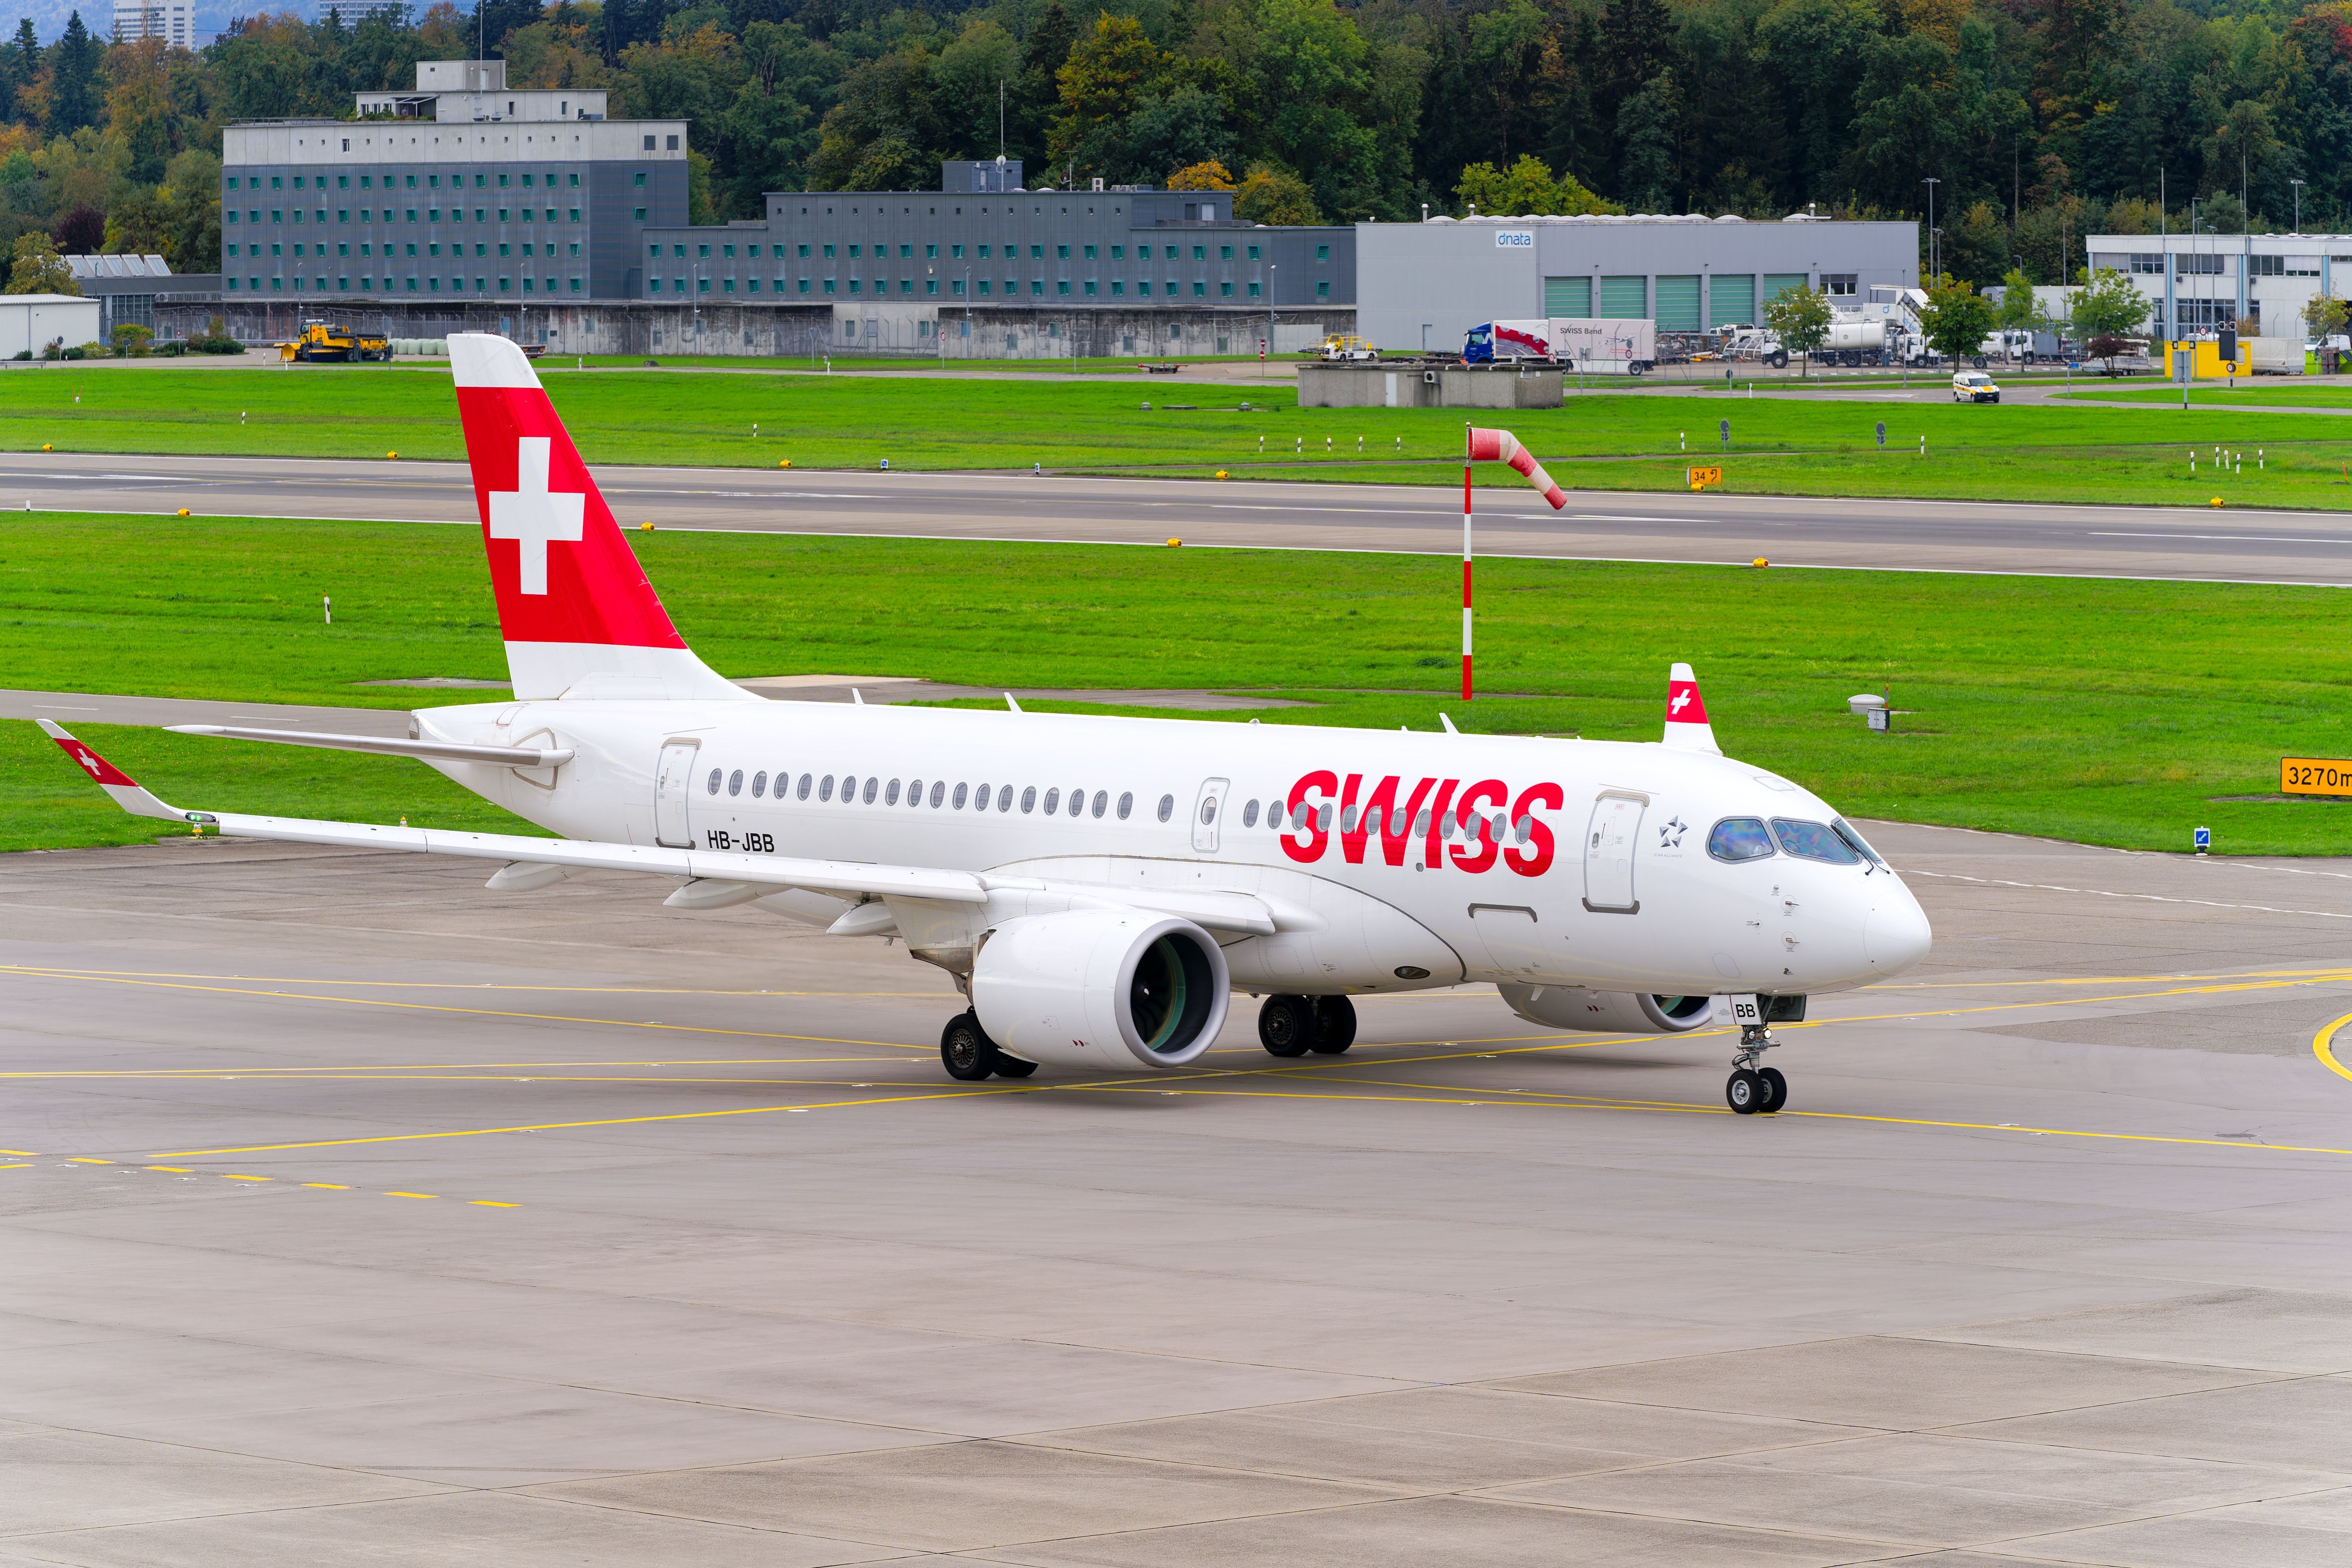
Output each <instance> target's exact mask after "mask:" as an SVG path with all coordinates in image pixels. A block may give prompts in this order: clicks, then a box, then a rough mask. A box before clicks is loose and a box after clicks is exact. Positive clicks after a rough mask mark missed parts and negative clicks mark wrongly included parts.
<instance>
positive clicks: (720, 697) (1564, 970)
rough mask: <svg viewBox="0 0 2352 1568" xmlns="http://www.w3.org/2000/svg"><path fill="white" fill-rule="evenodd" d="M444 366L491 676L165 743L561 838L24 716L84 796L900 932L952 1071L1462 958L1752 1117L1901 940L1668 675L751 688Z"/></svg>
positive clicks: (1769, 779) (1158, 1053)
mask: <svg viewBox="0 0 2352 1568" xmlns="http://www.w3.org/2000/svg"><path fill="white" fill-rule="evenodd" d="M449 350H450V363H451V367H452V369H453V370H454V372H455V374H456V377H457V403H458V408H459V412H460V414H461V416H462V417H463V419H464V423H465V431H466V444H467V453H468V455H469V457H470V458H471V460H472V464H473V475H474V490H475V497H476V500H477V501H478V504H479V507H480V511H481V518H482V531H483V536H484V541H485V544H486V548H487V550H488V556H489V567H490V579H491V583H492V585H493V587H494V588H495V590H496V594H497V598H498V605H499V621H500V625H501V626H502V628H503V630H504V634H505V637H506V648H507V663H508V668H509V670H510V671H511V672H512V675H513V678H514V682H513V697H512V699H511V700H502V701H498V702H489V703H480V704H474V705H468V706H464V707H450V708H431V709H424V710H418V711H417V712H415V714H414V715H413V716H412V718H411V720H410V724H409V735H410V738H409V739H408V740H405V741H395V740H382V739H375V738H372V737H367V736H336V735H317V734H300V733H288V732H282V731H266V730H246V729H234V728H220V727H205V726H174V728H175V729H178V730H179V731H181V732H182V733H194V734H207V735H220V736H227V737H232V738H238V739H245V740H255V741H272V742H285V743H289V744H294V745H309V746H326V747H331V748H339V749H343V750H350V751H361V752H384V753H390V754H393V755H397V756H406V757H415V758H417V759H418V760H420V761H422V762H424V763H426V764H427V765H428V766H430V767H432V768H434V769H436V770H437V771H439V772H440V773H445V774H446V775H447V776H448V777H450V778H451V779H454V780H455V781H457V783H458V784H461V785H463V786H464V787H465V788H467V789H468V790H471V791H473V792H474V793H475V794H477V795H481V796H483V797H485V798H487V799H488V800H492V801H495V802H497V803H498V804H499V805H502V806H504V807H506V808H507V809H508V810H509V811H511V812H513V813H515V814H516V815H517V816H521V817H523V818H525V819H527V820H529V821H530V822H533V823H536V824H538V825H539V826H541V827H544V828H546V829H548V830H549V831H551V832H553V833H556V834H560V835H562V837H557V838H537V837H526V836H521V835H512V834H496V833H448V832H441V831H438V830H436V829H430V828H410V827H386V826H379V825H376V824H372V823H350V822H317V821H303V820H297V819H290V818H284V817H272V816H240V815H237V814H234V813H229V812H210V811H201V810H183V809H181V808H178V807H175V806H172V805H165V804H164V803H163V802H162V801H160V800H158V799H157V798H156V797H155V796H153V795H151V794H149V793H148V792H147V791H145V790H144V789H142V788H141V787H139V785H138V784H135V783H133V782H132V781H131V779H130V778H128V777H127V776H125V775H124V774H123V773H121V771H120V770H118V769H116V768H114V767H113V766H111V765H110V764H109V763H107V762H105V761H104V760H103V759H102V758H100V757H99V756H98V755H97V754H96V753H95V752H91V751H90V750H89V748H88V747H87V746H85V745H83V744H82V743H81V742H79V741H77V740H75V739H74V738H73V737H72V736H71V735H69V734H68V733H67V732H66V731H64V730H62V729H60V728H58V726H57V725H55V724H50V723H47V722H46V721H44V723H43V726H42V727H43V728H44V729H45V730H47V731H48V733H49V734H50V735H51V736H52V737H54V738H55V739H56V740H57V741H58V743H59V744H60V745H62V746H63V747H64V748H65V749H66V751H67V752H68V753H69V754H71V755H72V756H73V757H74V759H75V761H76V762H78V763H79V764H80V765H81V766H82V767H83V768H84V769H85V770H87V771H88V772H89V774H90V776H91V777H92V778H93V779H95V780H96V781H97V782H98V784H100V786H101V787H103V788H104V789H105V790H106V791H107V793H108V794H109V795H111V796H113V798H114V799H115V801H116V802H117V803H118V804H120V805H122V806H124V807H125V808H126V809H128V810H130V811H132V812H135V813H139V814H142V815H144V816H158V817H167V818H171V819H173V820H178V821H185V822H191V823H194V824H197V825H199V830H202V829H203V828H205V827H210V828H215V829H217V830H218V831H219V832H221V833H223V834H226V835H231V836H236V837H248V838H269V839H281V840H290V841H293V842H297V843H307V844H331V845H341V846H348V847H362V846H363V847H372V848H382V849H408V850H416V851H421V852H424V853H427V854H436V855H459V856H471V857H475V858H483V859H490V860H499V861H503V862H506V864H505V865H504V867H503V868H501V869H500V870H499V872H498V873H497V875H495V876H493V877H492V878H491V879H489V883H488V886H489V887H490V888H491V889H493V890H496V891H500V892H511V893H522V892H528V891H530V890H532V889H541V888H547V887H551V886H553V885H554V884H555V883H557V882H559V881H562V879H565V878H567V877H571V876H573V875H575V874H577V873H579V872H581V871H586V870H621V871H640V872H646V873H648V874H650V875H653V876H656V877H666V878H668V879H672V880H673V881H675V882H676V883H677V884H678V885H677V889H676V890H675V891H673V892H672V893H671V894H670V895H669V897H668V898H667V900H665V901H666V902H667V904H669V905H670V906H672V907H675V908H681V909H689V910H709V909H722V908H726V907H728V906H730V905H735V904H746V903H748V904H751V905H754V906H756V907H758V908H760V909H762V910H768V911H770V912H772V913H775V914H779V915H783V916H787V917H790V918H792V919H795V920H799V921H813V922H818V923H822V924H824V926H825V927H826V928H827V930H828V931H831V932H834V933H836V934H840V935H845V936H859V935H888V936H896V937H898V938H900V939H902V940H903V941H904V942H906V944H907V949H908V953H909V954H910V955H911V956H913V957H915V958H918V959H920V960H922V961H923V962H925V963H932V964H937V965H938V966H939V967H940V968H942V969H944V970H946V971H947V972H948V973H950V974H951V975H953V976H954V978H955V981H956V984H957V986H958V987H959V989H961V991H962V993H963V994H964V995H965V997H966V998H967V999H968V1000H969V1002H970V1004H971V1005H970V1008H969V1010H967V1011H966V1012H964V1013H962V1014H961V1015H960V1016H957V1017H956V1018H954V1019H953V1020H951V1021H950V1023H949V1024H948V1026H947V1027H946V1029H945V1031H944V1032H943V1034H942V1037H941V1039H940V1057H941V1059H942V1060H943V1061H944V1063H945V1064H946V1068H947V1070H948V1072H949V1074H950V1076H952V1077H954V1078H957V1079H966V1080H973V1079H985V1078H988V1077H989V1076H990V1075H992V1074H996V1075H1001V1076H1003V1077H1006V1078H1026V1077H1028V1076H1029V1075H1030V1074H1031V1073H1033V1072H1034V1071H1035V1070H1036V1069H1037V1067H1038V1065H1039V1064H1041V1063H1043V1064H1047V1065H1051V1066H1055V1067H1058V1068H1076V1069H1078V1070H1080V1071H1082V1072H1087V1073H1094V1074H1100V1073H1106V1072H1151V1071H1167V1070H1170V1069H1171V1068H1182V1067H1185V1066H1187V1065H1188V1064H1191V1063H1192V1062H1196V1061H1198V1060H1199V1059H1200V1058H1201V1057H1202V1053H1204V1052H1205V1051H1207V1050H1208V1048H1209V1047H1210V1044H1211V1042H1212V1041H1213V1040H1214V1039H1215V1038H1216V1036H1217V1033H1218V1031H1219V1029H1221V1028H1222V1027H1223V1025H1224V1022H1225V1013H1226V1007H1227V1005H1228V1002H1229V1000H1230V996H1231V994H1232V993H1233V992H1234V991H1243V992H1246V993H1248V994H1251V995H1253V996H1262V997H1263V998H1264V999H1265V1000H1264V1003H1263V1005H1262V1006H1261V1007H1260V1009H1259V1012H1258V1037H1259V1040H1260V1041H1261V1042H1262V1043H1263V1044H1264V1046H1265V1048H1266V1049H1267V1050H1268V1051H1270V1052H1272V1053H1273V1054H1274V1055H1276V1056H1277V1057H1297V1056H1302V1055H1305V1054H1306V1053H1307V1052H1310V1051H1316V1052H1323V1053H1327V1054H1336V1053H1339V1052H1341V1051H1345V1050H1346V1049H1347V1048H1348V1047H1349V1044H1350V1043H1351V1042H1352V1041H1353V1039H1354V1037H1355V1028H1356V1024H1355V1008H1354V1006H1353V1005H1352V1004H1351V1003H1350V1001H1349V998H1350V997H1351V996H1358V995H1369V994H1386V993H1392V992H1401V991H1421V990H1429V989H1434V988H1441V987H1445V986H1453V985H1460V984H1465V983H1471V982H1488V983H1491V984H1494V985H1495V986H1496V988H1497V989H1498V990H1499V991H1500V992H1501V994H1502V996H1503V999H1504V1001H1505V1002H1506V1003H1507V1004H1508V1005H1510V1007H1511V1008H1512V1010H1513V1011H1514V1012H1516V1013H1517V1014H1518V1015H1519V1016H1521V1017H1523V1018H1526V1019H1528V1020H1529V1021H1531V1022H1533V1023H1536V1024H1538V1025H1542V1026H1548V1027H1551V1028H1559V1029H1582V1030H1604V1031H1609V1032H1613V1033H1633V1034H1657V1035H1673V1034H1680V1033H1685V1032H1687V1031H1689V1030H1692V1029H1696V1028H1698V1027H1700V1026H1703V1025H1706V1024H1708V1023H1711V1022H1714V1021H1716V1020H1717V1019H1718V1018H1723V1019H1725V1020H1727V1021H1732V1022H1737V1023H1738V1025H1739V1027H1740V1037H1739V1044H1738V1050H1737V1052H1736V1054H1735V1057H1734V1070H1733V1072H1732V1074H1731V1078H1730V1080H1729V1083H1728V1085H1727V1089H1726V1097H1727V1100H1728V1101H1729V1103H1730V1106H1731V1108H1732V1109H1733V1110H1737V1111H1740V1112H1743V1113H1748V1112H1756V1111H1770V1110H1779V1109H1780V1107H1781V1105H1782V1104H1784V1103H1785V1101H1786V1099H1787V1094H1788V1088H1787V1084H1786V1082H1785V1080H1784V1079H1783V1078H1782V1076H1781V1075H1780V1073H1779V1072H1778V1071H1776V1070H1774V1069H1772V1068H1768V1067H1763V1066H1762V1065H1761V1058H1762V1055H1763V1053H1764V1052H1765V1051H1766V1050H1767V1049H1769V1048H1770V1047H1772V1046H1773V1045H1774V1044H1775V1042H1774V1040H1773V1038H1772V1036H1771V1032H1770V1026H1771V1025H1772V1024H1774V1023H1776V1022H1785V1021H1795V1020H1799V1019H1801V1018H1802V1017H1803V1016H1804V1012H1805V999H1806V997H1807V996H1808V995H1810V994H1815V993H1821V992H1829V991H1838V990H1843V989H1846V988H1849V987H1852V986H1857V985H1863V984H1869V983H1871V982H1874V981H1877V980H1881V979H1884V978H1885V977H1886V976H1888V975H1891V974H1895V973H1899V972H1901V971H1902V970H1904V969H1906V968H1908V967H1909V966H1910V965H1912V964H1913V963H1916V962H1918V960H1919V959H1920V958H1921V957H1922V956H1923V955H1924V954H1925V953H1926V952H1927V945H1928V940H1929V932H1928V928H1927V917H1926V916H1925V915H1924V914H1922V913H1921V911H1920V909H1919V906H1918V904H1917V903H1916V901H1915V900H1913V898H1912V896H1911V893H1910V891H1909V889H1906V887H1905V886H1904V885H1903V883H1902V881H1901V879H1898V878H1897V877H1896V876H1895V874H1894V873H1893V871H1891V870H1890V869H1888V868H1887V867H1886V865H1885V862H1884V861H1883V860H1882V859H1881V858H1879V856H1878V854H1877V853H1876V852H1875V851H1874V850H1873V849H1872V848H1871V847H1870V846H1869V845H1868V844H1867V843H1865V842H1864V839H1863V837H1862V836H1861V835H1860V834H1858V833H1856V832H1855V831H1854V830H1853V828H1852V827H1851V826H1847V824H1845V823H1844V822H1843V821H1842V820H1840V819H1839V817H1838V816H1837V813H1836V812H1834V811H1833V810H1832V809H1831V807H1830V806H1829V805H1826V804H1824V803H1823V802H1822V800H1821V799H1819V798H1818V797H1817V796H1815V795H1811V793H1809V792H1808V791H1806V790H1804V789H1803V788H1801V787H1800V786H1799V785H1797V784H1791V783H1790V782H1789V781H1788V780H1786V779H1783V778H1780V777H1778V776H1776V775H1775V774H1772V773H1768V772H1766V771H1764V770H1763V769H1761V768H1757V767H1752V766H1749V765H1748V764H1745V763H1738V762H1734V761H1732V760H1731V759H1730V758H1727V757H1725V756H1723V755H1721V754H1720V753H1719V752H1717V749H1716V745H1715V741H1714V734H1713V731H1712V730H1711V729H1710V728H1709V726H1708V724H1707V721H1706V707H1705V704H1704V703H1703V702H1702V700H1701V699H1700V697H1699V693H1698V687H1697V684H1696V680H1695V679H1692V676H1691V672H1690V668H1689V667H1688V666H1686V665H1676V666H1675V667H1674V670H1673V676H1672V680H1671V683H1670V696H1669V701H1668V706H1667V712H1666V725H1665V737H1664V743H1663V744H1636V743H1632V742H1596V741H1559V740H1546V739H1535V738H1511V737H1503V736H1484V735H1465V734H1460V733H1456V732H1454V729H1453V726H1452V724H1451V723H1450V722H1448V723H1447V725H1446V729H1445V731H1444V732H1443V733H1437V734H1414V733H1407V732H1402V731H1400V732H1396V733H1391V732H1388V731H1368V730H1336V729H1314V728H1306V727H1298V726H1291V725H1282V726H1275V725H1258V724H1234V723H1223V722H1218V723H1211V722H1201V721H1171V720H1138V719H1106V718H1087V717H1079V716H1075V715H1066V714H1045V713H1024V712H1022V711H1021V710H1019V708H1018V707H1017V705H1015V704H1013V701H1012V700H1011V699H1010V698H1008V699H1007V702H1006V706H1007V709H1008V710H1007V711H1005V712H1003V713H996V712H973V711H963V710H927V709H912V708H894V707H882V706H874V707H867V706H864V705H863V704H862V703H860V704H858V705H853V706H838V705H829V704H816V703H794V702H772V701H768V700H763V699H761V698H759V697H756V696H754V695H753V694H751V692H748V691H746V690H744V689H741V688H740V687H738V686H735V685H733V684H731V683H730V682H729V681H727V680H725V679H721V678H720V677H719V675H718V674H717V673H716V672H714V671H713V670H712V669H710V668H709V666H707V665H705V664H704V663H703V662H702V661H701V660H700V659H698V658H696V657H695V656H694V654H693V652H692V651H691V650H690V649H688V647H687V646H686V644H685V642H684V640H683V639H682V638H680V637H679V636H678V635H677V630H676V629H675V628H674V627H673V626H671V624H670V620H669V616H668V614H667V612H666V611H665V610H664V609H663V608H662V605H661V601H660V600H659V599H658V598H657V597H656V595H655V594H654V591H653V588H652V586H651V584H648V583H647V582H646V577H645V574H644V572H643V571H642V570H641V569H640V568H639V566H638V564H637V561H636V557H635V553H634V552H632V551H631V550H630V548H629V545H628V542H627V540H626V538H625V536H624V535H623V533H622V531H621V530H620V527H619V526H618V524H616V523H615V522H614V520H613V514H612V512H611V510H610V509H609V508H607V507H606V505H605V504H604V498H603V496H602V495H601V494H599V493H598V491H597V488H596V482H595V480H594V479H593V478H591V477H590V475H589V472H588V468H587V466H586V465H585V464H584V463H583V462H582V460H581V458H580V455H579V453H578V452H577V451H576V450H574V448H573V447H572V440H571V437H569V436H568V435H567V434H566V433H565V431H564V428H563V426H562V421H561V420H559V419H558V418H557V416H556V414H555V410H554V408H553V406H552V405H551V404H550V403H549V401H548V397H547V395H546V393H545V392H544V391H542V390H541V387H540V384H539V379H538V377H537V375H536V374H533V372H532V370H531V368H530V363H529V362H528V361H527V360H526V359H525V358H524V357H523V355H522V353H521V351H520V350H519V349H518V348H516V346H515V345H514V344H513V343H512V342H509V341H508V340H506V339H504V338H501V337H494V336H489V335H487V334H480V333H459V334H455V335H453V336H451V338H450V339H449ZM1563 851H1565V853H1563Z"/></svg>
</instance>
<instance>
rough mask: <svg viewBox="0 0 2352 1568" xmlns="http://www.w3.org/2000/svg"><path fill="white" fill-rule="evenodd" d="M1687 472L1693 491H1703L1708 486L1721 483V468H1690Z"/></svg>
mask: <svg viewBox="0 0 2352 1568" xmlns="http://www.w3.org/2000/svg"><path fill="white" fill-rule="evenodd" d="M1687 471H1688V473H1689V474H1690V488H1691V489H1695V490H1701V489H1706V487H1707V486H1709V485H1719V484H1721V483H1723V470H1722V469H1721V468H1692V469H1689V470H1687Z"/></svg>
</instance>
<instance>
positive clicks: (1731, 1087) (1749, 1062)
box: [1723, 1024, 1789, 1116]
mask: <svg viewBox="0 0 2352 1568" xmlns="http://www.w3.org/2000/svg"><path fill="white" fill-rule="evenodd" d="M1779 1044H1780V1041H1778V1040H1776V1039H1774V1038H1773V1037H1772V1030H1771V1026H1769V1025H1766V1024H1746V1025H1742V1026H1740V1030H1739V1049H1738V1051H1736V1052H1734V1053H1733V1055H1732V1058H1731V1078H1730V1079H1729V1081H1727V1083H1725V1085H1724V1086H1723V1098H1724V1101H1725V1103H1727V1105H1729V1106H1730V1107H1731V1109H1732V1110H1734V1111H1735V1112H1737V1113H1738V1114H1739V1115H1741V1116H1755V1115H1758V1114H1759V1113H1761V1114H1767V1115H1769V1113H1771V1112H1773V1111H1775V1110H1780V1108H1781V1107H1782V1106H1784V1105H1786V1104H1788V1103H1789V1080H1788V1079H1785V1078H1782V1077H1781V1076H1780V1069H1779V1068H1759V1067H1758V1066H1757V1065H1756V1064H1757V1063H1758V1062H1759V1061H1761V1060H1763V1059H1764V1053H1765V1052H1766V1051H1769V1050H1770V1049H1771V1048H1772V1047H1775V1046H1777V1045H1779Z"/></svg>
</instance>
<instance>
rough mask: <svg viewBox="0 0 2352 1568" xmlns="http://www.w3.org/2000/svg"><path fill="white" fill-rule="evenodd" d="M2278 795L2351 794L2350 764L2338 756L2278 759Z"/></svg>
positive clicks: (2351, 763) (2351, 767)
mask: <svg viewBox="0 0 2352 1568" xmlns="http://www.w3.org/2000/svg"><path fill="white" fill-rule="evenodd" d="M2279 793H2280V794H2281V795H2352V762H2347V761H2345V760H2344V759H2343V758H2341V757H2281V758H2280V759H2279Z"/></svg>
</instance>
